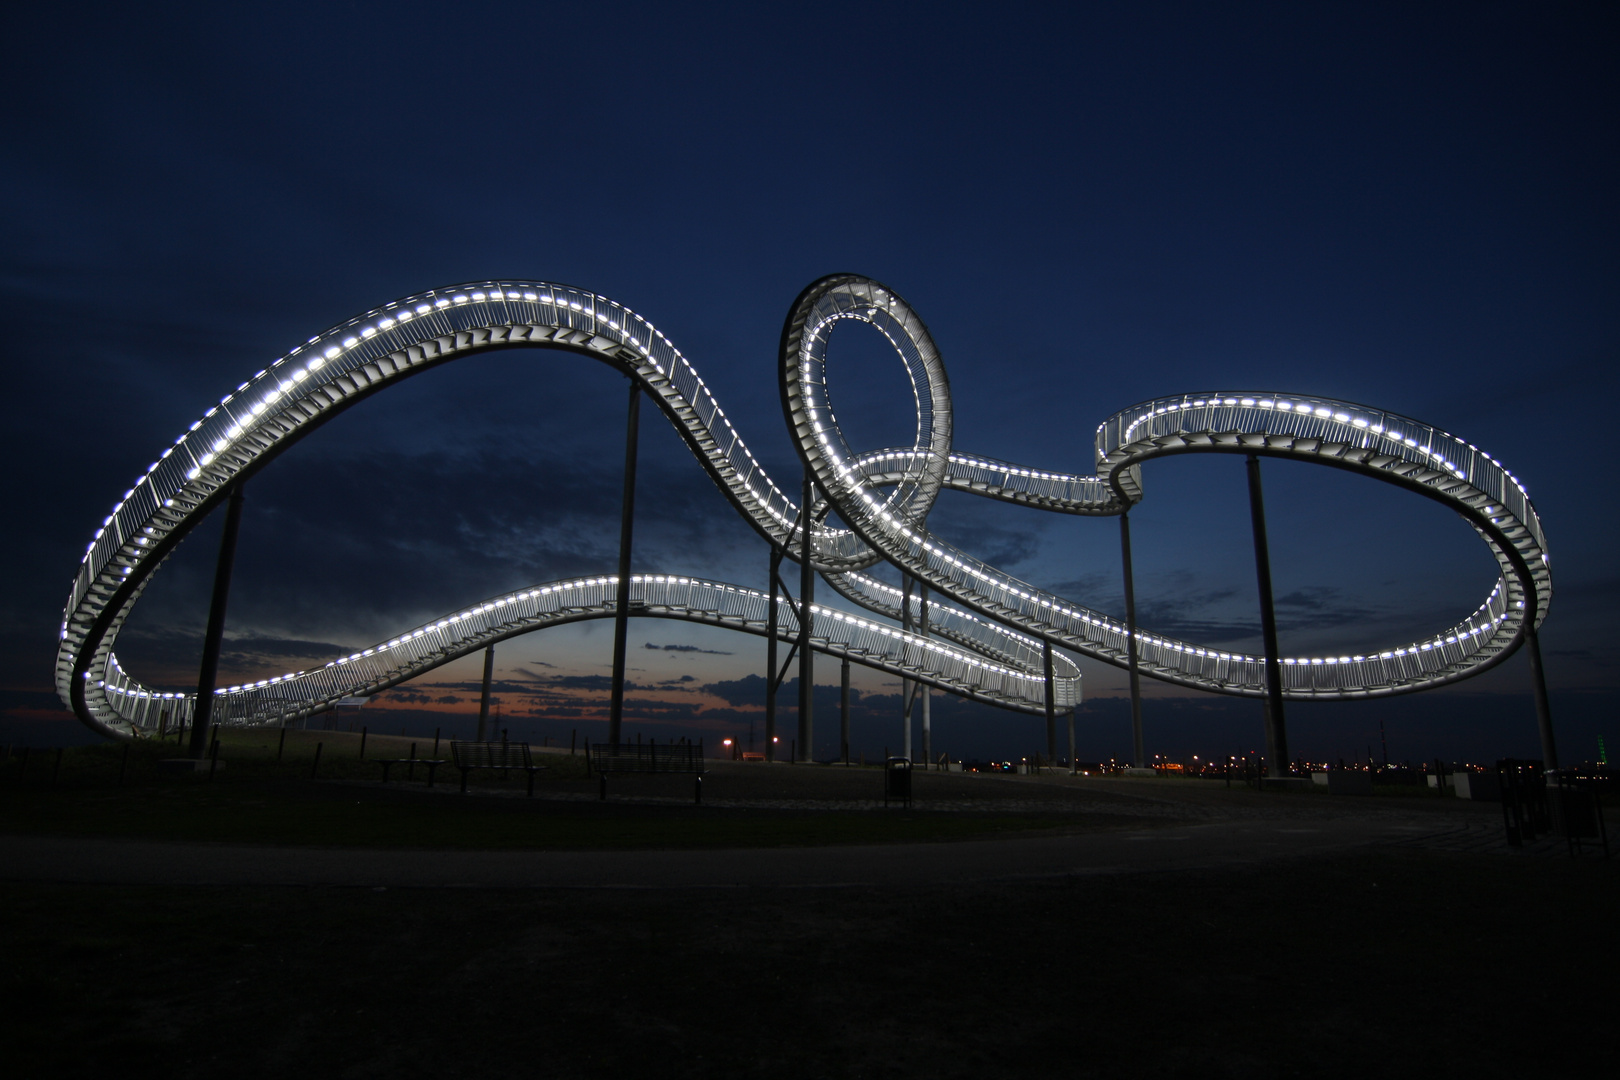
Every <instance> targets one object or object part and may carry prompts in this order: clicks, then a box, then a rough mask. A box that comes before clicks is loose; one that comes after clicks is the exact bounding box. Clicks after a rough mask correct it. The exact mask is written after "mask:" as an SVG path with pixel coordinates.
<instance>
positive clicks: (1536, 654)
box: [1524, 625, 1558, 772]
mask: <svg viewBox="0 0 1620 1080" xmlns="http://www.w3.org/2000/svg"><path fill="white" fill-rule="evenodd" d="M1524 643H1525V646H1526V650H1525V651H1526V652H1528V653H1529V654H1530V679H1531V681H1532V683H1533V684H1534V686H1535V692H1536V726H1537V727H1538V728H1540V730H1541V767H1542V769H1543V770H1544V771H1546V772H1552V771H1553V770H1554V769H1556V768H1558V747H1557V745H1556V744H1554V742H1553V729H1552V703H1551V702H1549V701H1548V700H1547V673H1546V672H1545V671H1544V670H1543V669H1542V666H1541V635H1540V634H1538V633H1536V628H1535V627H1534V626H1533V625H1527V626H1526V627H1525V630H1524Z"/></svg>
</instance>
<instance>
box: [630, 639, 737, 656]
mask: <svg viewBox="0 0 1620 1080" xmlns="http://www.w3.org/2000/svg"><path fill="white" fill-rule="evenodd" d="M642 648H644V649H653V650H663V651H664V652H685V653H707V654H708V655H710V656H733V655H735V654H734V653H729V652H725V651H723V650H721V649H700V648H698V647H697V646H696V645H654V644H653V643H652V642H650V641H649V642H647V644H645V645H643V646H642Z"/></svg>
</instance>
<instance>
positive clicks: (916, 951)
mask: <svg viewBox="0 0 1620 1080" xmlns="http://www.w3.org/2000/svg"><path fill="white" fill-rule="evenodd" d="M1615 886H1616V876H1615V874H1614V872H1613V870H1612V868H1611V867H1608V866H1602V865H1598V864H1595V863H1592V862H1563V861H1556V860H1537V861H1530V860H1514V859H1500V858H1485V857H1478V856H1474V857H1459V856H1439V855H1416V854H1410V853H1362V854H1357V855H1353V856H1340V857H1336V858H1333V859H1325V860H1304V861H1300V862H1296V863H1292V864H1281V865H1270V866H1264V867H1258V868H1251V869H1246V870H1241V871H1222V872H1200V873H1183V874H1176V875H1134V876H1119V877H1098V878H1075V879H1066V880H1048V881H1036V882H1022V883H1001V884H986V885H977V886H972V887H962V888H956V889H944V890H937V891H910V890H870V889H826V890H770V889H762V890H699V891H661V890H645V891H643V890H636V891H601V890H589V891H573V892H570V891H556V890H537V891H482V890H388V891H380V892H379V891H371V890H331V889H271V890H241V889H189V890H183V889H174V888H154V887H142V888H134V887H120V886H97V887H75V888H62V887H55V886H49V885H10V886H7V887H5V888H4V889H3V891H0V896H3V898H4V899H3V902H4V910H5V920H6V925H7V927H8V928H9V932H8V937H9V938H10V941H9V944H8V946H7V950H6V952H7V964H6V973H5V976H4V978H5V989H6V995H7V998H8V999H9V1000H8V1001H7V1002H6V1006H5V1009H4V1016H5V1018H6V1019H5V1025H6V1027H7V1028H8V1029H9V1030H8V1031H7V1035H6V1039H5V1046H6V1047H7V1050H6V1053H7V1056H8V1058H9V1059H10V1063H9V1064H8V1067H7V1071H8V1072H9V1073H10V1074H11V1075H14V1076H19V1077H24V1076H28V1077H32V1076H46V1075H73V1074H78V1075H89V1074H91V1073H92V1072H94V1073H101V1072H107V1073H110V1074H113V1075H121V1076H153V1077H156V1076H172V1077H194V1076H240V1077H281V1076H285V1075H287V1074H288V1073H291V1072H304V1073H313V1074H316V1075H322V1076H349V1077H368V1076H397V1077H416V1076H422V1077H427V1076H443V1075H452V1076H459V1075H485V1074H494V1075H518V1076H523V1075H545V1076H586V1077H622V1076H671V1077H686V1076H694V1077H696V1076H758V1077H822V1076H826V1077H836V1076H878V1077H883V1076H895V1077H899V1076H939V1077H982V1076H989V1077H1015V1076H1110V1077H1111V1076H1187V1077H1207V1076H1217V1077H1219V1076H1234V1077H1235V1076H1254V1075H1260V1076H1307V1077H1309V1076H1367V1075H1397V1076H1415V1075H1420V1074H1425V1075H1426V1074H1434V1073H1437V1072H1438V1073H1442V1074H1444V1073H1450V1072H1455V1071H1458V1070H1463V1071H1480V1072H1483V1073H1485V1074H1487V1075H1526V1076H1600V1075H1611V1073H1610V1072H1609V1067H1610V1066H1612V1062H1613V1057H1612V1054H1613V1038H1614V1027H1613V1024H1614V1019H1615V1015H1614V1013H1615V1008H1614V998H1613V994H1612V987H1613V985H1614V980H1613V974H1614V966H1613V965H1614V961H1615V959H1616V956H1615V947H1614V944H1613V934H1612V921H1613V916H1614V910H1615V909H1614V897H1615Z"/></svg>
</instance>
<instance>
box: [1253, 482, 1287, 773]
mask: <svg viewBox="0 0 1620 1080" xmlns="http://www.w3.org/2000/svg"><path fill="white" fill-rule="evenodd" d="M1249 518H1250V521H1251V523H1252V524H1253V527H1254V570H1255V576H1256V577H1257V578H1258V579H1259V582H1260V636H1261V639H1262V641H1263V642H1264V643H1265V649H1266V756H1267V758H1269V759H1270V762H1271V775H1272V776H1273V777H1284V776H1287V775H1288V726H1287V724H1286V723H1285V721H1284V719H1283V694H1282V662H1281V661H1280V660H1279V659H1278V657H1277V612H1276V609H1275V608H1274V607H1273V606H1272V600H1271V550H1270V548H1269V547H1268V546H1267V544H1266V503H1265V499H1264V498H1263V497H1262V495H1261V492H1260V457H1259V455H1257V454H1250V455H1249Z"/></svg>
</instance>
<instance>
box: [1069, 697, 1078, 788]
mask: <svg viewBox="0 0 1620 1080" xmlns="http://www.w3.org/2000/svg"><path fill="white" fill-rule="evenodd" d="M1074 755H1075V749H1074V710H1073V709H1070V710H1069V775H1071V776H1073V775H1074V774H1075V773H1077V772H1079V771H1080V764H1079V762H1077V761H1076V760H1075V756H1074Z"/></svg>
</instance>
